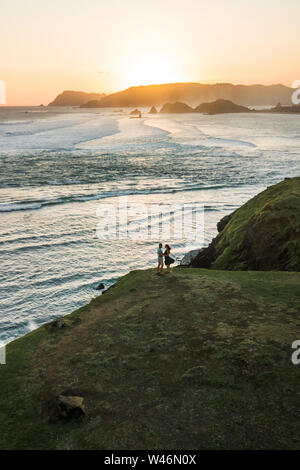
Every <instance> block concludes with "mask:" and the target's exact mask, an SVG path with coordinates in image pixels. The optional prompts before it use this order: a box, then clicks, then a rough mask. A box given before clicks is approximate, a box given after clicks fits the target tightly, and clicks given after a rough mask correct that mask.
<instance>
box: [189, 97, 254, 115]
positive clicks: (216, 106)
mask: <svg viewBox="0 0 300 470" xmlns="http://www.w3.org/2000/svg"><path fill="white" fill-rule="evenodd" d="M195 112H196V113H205V114H224V113H251V112H252V111H251V110H250V109H249V108H247V107H246V106H240V105H238V104H235V103H233V102H232V101H229V100H217V101H214V102H213V103H202V104H200V105H199V106H197V108H196V109H195Z"/></svg>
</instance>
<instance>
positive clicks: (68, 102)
mask: <svg viewBox="0 0 300 470" xmlns="http://www.w3.org/2000/svg"><path fill="white" fill-rule="evenodd" d="M104 96H105V94H104V93H85V92H84V91H72V90H65V91H63V92H62V93H61V94H60V95H58V96H57V97H56V98H55V99H54V100H53V101H51V103H49V104H48V106H80V105H82V104H84V103H86V102H87V101H90V102H91V101H92V100H100V99H101V98H103V97H104ZM89 107H92V106H89Z"/></svg>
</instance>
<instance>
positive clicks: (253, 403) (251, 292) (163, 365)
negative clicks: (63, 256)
mask: <svg viewBox="0 0 300 470" xmlns="http://www.w3.org/2000/svg"><path fill="white" fill-rule="evenodd" d="M299 284H300V273H291V272H250V271H244V272H236V271H217V270H204V269H194V268H176V269H175V270H174V271H173V273H170V274H165V275H164V276H157V275H156V274H155V271H154V270H145V271H135V272H132V273H130V274H128V275H127V276H124V277H123V278H122V279H121V280H120V281H119V282H118V283H117V284H116V285H115V286H114V287H113V288H111V289H109V290H108V291H107V292H106V293H105V295H102V296H99V297H97V298H96V299H94V300H93V301H92V302H91V303H90V304H89V305H87V306H85V307H83V308H81V309H79V310H77V311H75V312H73V313H72V314H71V315H69V316H67V317H65V319H64V322H65V327H63V328H58V327H55V326H54V325H53V324H48V325H45V326H43V327H41V328H39V329H38V330H36V331H34V332H32V333H30V334H28V335H26V336H25V337H23V338H21V339H19V340H16V341H13V342H12V343H10V344H9V346H8V348H7V365H5V366H4V365H2V366H0V383H1V388H0V448H1V449H150V448H152V449H204V448H209V449H211V448H214V449H240V448H243V449H253V448H255V449H274V448H275V449H299V448H300V435H299V417H298V415H297V413H298V411H299V398H300V397H299V372H300V369H299V367H300V366H298V367H297V366H295V365H293V364H292V362H291V354H292V349H291V344H292V342H293V341H294V340H296V339H299V336H300V335H299V307H300V289H299ZM58 313H59V312H58ZM60 394H64V395H80V396H82V397H84V400H85V406H86V415H85V416H84V417H83V418H82V419H78V420H70V421H65V420H64V419H63V418H59V417H58V415H57V402H56V399H57V396H58V395H60Z"/></svg>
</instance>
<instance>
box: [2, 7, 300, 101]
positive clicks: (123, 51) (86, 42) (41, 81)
mask: <svg viewBox="0 0 300 470" xmlns="http://www.w3.org/2000/svg"><path fill="white" fill-rule="evenodd" d="M299 17H300V2H299V0H288V1H287V2H282V1H281V0H280V1H279V0H264V1H263V2H262V1H261V0H260V1H258V0H226V1H225V0H185V1H184V2H182V1H177V0H172V1H171V0H159V1H158V0H151V1H144V0H122V1H121V0H109V1H108V0H102V1H99V0H85V1H84V2H82V0H51V1H50V0H26V1H25V0H1V18H0V57H1V64H0V80H4V81H5V82H6V89H7V104H8V105H30V104H35V105H39V104H41V103H44V104H48V102H49V101H51V100H52V99H54V97H55V96H56V95H57V94H58V93H60V92H61V91H63V90H65V89H73V90H82V91H98V92H105V93H110V92H114V91H118V90H121V89H124V88H127V87H129V86H131V85H139V84H143V85H145V84H150V83H166V82H178V81H184V82H188V81H197V82H205V83H215V82H232V83H244V84H250V83H263V84H271V83H284V84H286V85H289V86H290V85H291V83H292V82H293V81H294V80H297V79H300V54H299V51H298V45H299V43H300V32H299V31H300V30H299V25H298V22H299Z"/></svg>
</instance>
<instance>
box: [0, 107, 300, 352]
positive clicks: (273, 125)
mask: <svg viewBox="0 0 300 470" xmlns="http://www.w3.org/2000/svg"><path fill="white" fill-rule="evenodd" d="M142 111H143V117H142V119H131V118H130V116H129V110H124V111H119V110H114V109H105V110H102V109H93V110H84V109H81V110H80V109H72V108H66V109H63V108H60V109H58V108H5V107H2V108H0V220H1V224H0V266H1V279H0V282H1V291H0V343H7V342H8V341H11V340H12V339H14V338H17V337H19V336H21V335H23V334H25V333H27V332H29V331H31V330H33V329H34V328H36V327H38V326H40V325H41V324H43V323H45V322H47V321H50V320H52V319H54V318H56V317H59V316H62V315H65V314H67V313H70V312H72V311H73V310H74V309H76V308H78V307H80V306H82V305H84V304H86V303H87V302H88V301H89V300H91V299H92V298H93V297H94V296H95V295H99V292H98V291H96V290H95V287H96V286H97V284H98V283H99V282H103V283H104V284H105V286H106V287H109V286H110V285H112V284H113V283H114V282H116V280H117V279H118V278H119V277H120V276H122V275H123V274H126V273H127V272H129V271H130V270H133V269H143V268H148V267H154V266H155V265H156V249H157V240H152V239H148V238H145V239H142V240H131V239H128V240H124V239H122V240H118V239H101V238H99V237H98V236H97V230H96V228H97V224H98V222H99V221H98V218H97V209H98V207H99V204H102V203H103V201H105V202H106V203H109V204H113V205H115V204H116V202H117V201H118V198H119V197H120V196H122V197H123V198H124V197H126V198H127V200H128V202H129V203H144V204H152V203H153V204H161V203H164V204H179V205H182V204H184V203H191V204H196V203H202V204H204V207H205V216H204V245H207V244H208V243H209V242H210V240H211V239H212V237H213V236H214V235H215V234H216V232H217V231H216V223H217V222H218V220H220V219H221V218H222V217H223V216H224V215H226V214H229V213H231V212H232V211H233V210H235V209H236V208H238V207H239V206H240V205H241V204H243V203H244V202H246V201H247V200H248V199H250V198H251V197H253V196H254V195H255V194H257V193H258V192H260V191H262V190H263V189H265V188H266V187H267V186H269V185H271V184H274V183H277V182H279V181H281V180H282V179H283V178H284V177H291V176H297V175H300V161H299V154H300V152H299V143H300V130H299V129H300V116H293V115H280V114H278V115H271V114H263V113H262V114H253V115H249V114H237V115H234V114H228V115H226V114H225V115H218V116H205V115H201V114H181V115H180V114H174V115H167V114H157V115H149V114H147V112H146V111H148V110H144V109H142ZM140 222H141V223H142V224H145V226H146V225H148V224H149V220H148V219H147V218H145V219H144V220H142V221H140ZM162 242H165V243H168V242H170V240H162ZM171 244H172V246H173V253H174V255H175V256H176V257H177V258H179V259H180V257H182V256H183V255H184V253H185V252H186V251H188V250H189V249H193V248H196V247H199V245H197V243H194V242H193V241H192V240H189V239H188V238H186V239H182V240H175V241H174V243H173V242H172V241H171Z"/></svg>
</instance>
